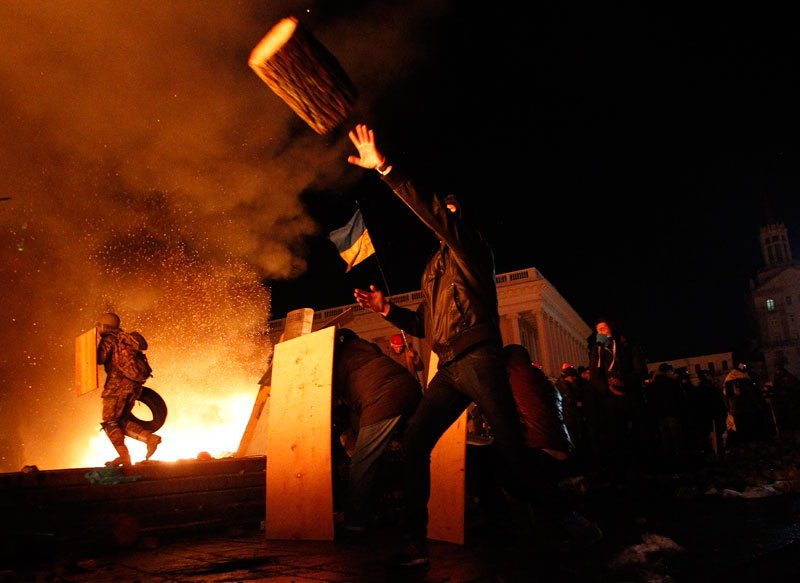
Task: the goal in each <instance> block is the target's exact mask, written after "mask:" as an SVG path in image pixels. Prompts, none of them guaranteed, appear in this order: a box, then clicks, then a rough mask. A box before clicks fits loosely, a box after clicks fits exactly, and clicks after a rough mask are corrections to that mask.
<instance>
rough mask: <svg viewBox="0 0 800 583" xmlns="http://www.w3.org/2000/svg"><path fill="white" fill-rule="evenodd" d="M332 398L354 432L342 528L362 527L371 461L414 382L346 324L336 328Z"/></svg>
mask: <svg viewBox="0 0 800 583" xmlns="http://www.w3.org/2000/svg"><path fill="white" fill-rule="evenodd" d="M333 394H334V399H335V400H336V399H341V400H342V401H343V403H344V404H345V405H346V406H347V408H348V410H349V412H350V413H351V415H352V417H353V418H354V420H355V422H354V425H355V428H356V430H357V431H356V432H357V436H356V440H355V446H354V448H353V452H352V457H351V460H350V472H349V478H348V483H347V495H346V500H345V525H344V527H345V529H346V530H349V531H351V532H361V531H363V530H365V529H366V527H367V518H368V508H369V501H370V494H371V493H372V490H373V485H374V481H375V473H376V467H377V462H378V460H379V458H380V456H381V455H382V454H383V452H384V450H385V449H386V446H387V445H389V443H390V442H391V440H392V438H393V436H394V435H395V432H396V431H397V430H399V429H401V428H402V425H403V423H404V422H405V421H406V420H407V419H408V417H409V416H410V415H411V414H412V413H413V412H414V409H416V407H417V403H419V400H420V387H419V383H417V382H416V381H415V379H414V378H413V377H412V376H411V373H409V372H408V370H407V369H406V368H405V367H404V366H401V365H400V364H398V363H397V362H395V361H394V360H392V359H391V358H390V357H389V356H388V355H386V354H384V353H383V351H381V349H380V347H379V346H378V345H377V344H374V343H372V342H368V341H366V340H363V339H362V338H359V337H358V336H357V335H356V333H355V332H353V331H352V330H350V329H348V328H342V329H340V330H337V331H336V344H335V348H334V368H333Z"/></svg>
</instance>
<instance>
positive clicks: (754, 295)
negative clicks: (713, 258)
mask: <svg viewBox="0 0 800 583" xmlns="http://www.w3.org/2000/svg"><path fill="white" fill-rule="evenodd" d="M767 215H768V216H767V224H766V225H764V226H763V227H761V229H760V235H759V239H760V241H761V253H762V255H763V259H764V266H763V267H762V268H761V269H760V270H759V271H758V274H757V275H756V277H755V279H754V280H753V281H752V282H751V284H750V309H751V311H752V315H753V316H754V322H755V324H756V327H757V330H758V345H759V349H760V351H761V354H762V355H763V358H764V366H765V370H764V373H766V377H767V378H772V375H773V374H774V372H775V368H776V367H778V366H782V367H785V368H786V369H787V370H789V371H790V372H791V373H793V374H795V375H800V265H798V264H797V263H795V261H794V260H793V259H792V248H791V245H790V243H789V234H788V230H787V229H786V226H785V225H784V224H783V223H782V222H780V221H776V220H774V219H773V218H772V216H771V212H770V209H768V212H767Z"/></svg>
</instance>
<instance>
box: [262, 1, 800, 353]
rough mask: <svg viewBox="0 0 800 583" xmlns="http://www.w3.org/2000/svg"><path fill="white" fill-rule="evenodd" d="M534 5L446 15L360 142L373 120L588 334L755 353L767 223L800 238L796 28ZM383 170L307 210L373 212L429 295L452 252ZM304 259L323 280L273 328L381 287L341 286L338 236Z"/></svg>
mask: <svg viewBox="0 0 800 583" xmlns="http://www.w3.org/2000/svg"><path fill="white" fill-rule="evenodd" d="M535 4H536V7H527V8H524V9H521V10H520V9H513V8H509V7H504V8H503V9H501V10H500V11H499V12H494V13H492V12H491V11H489V10H487V8H486V6H485V5H472V4H469V5H468V3H463V2H460V3H456V2H452V3H450V5H449V6H448V8H447V9H446V11H445V13H444V14H443V15H442V16H441V17H440V18H438V19H435V20H433V21H432V22H430V23H429V26H427V27H426V28H425V29H424V30H412V31H408V35H409V36H413V37H414V38H415V39H416V42H418V43H421V44H422V45H423V46H424V47H425V55H426V57H425V59H424V61H423V62H421V63H420V64H418V66H415V67H414V68H411V69H409V70H407V71H405V72H404V74H403V75H402V76H398V78H397V79H396V83H395V85H394V86H393V87H392V88H391V90H390V91H389V92H388V94H387V95H386V96H385V97H384V98H383V99H382V100H381V101H380V102H379V103H378V104H377V105H376V106H375V108H374V110H373V111H372V112H371V113H370V114H369V115H367V116H364V117H363V118H361V119H358V117H357V116H358V114H359V112H355V114H354V115H353V118H354V119H353V123H351V124H349V125H348V124H347V123H346V126H347V127H346V128H345V129H350V127H352V125H354V123H356V122H358V121H364V122H366V123H368V124H370V125H371V126H373V127H374V128H375V131H376V135H377V141H378V144H379V145H380V146H382V149H383V150H384V151H385V152H386V153H387V154H388V155H389V157H390V158H391V159H392V160H397V161H398V163H400V162H402V163H403V164H404V166H405V167H406V168H408V169H409V170H411V171H413V172H414V175H415V176H418V177H419V178H420V179H421V180H424V181H427V182H428V183H430V184H431V185H432V186H433V187H434V188H436V189H437V190H438V191H440V192H443V193H446V192H453V193H455V194H456V195H457V196H458V197H459V199H461V200H462V202H463V205H464V206H465V208H466V209H467V212H469V213H470V214H472V215H473V218H476V220H477V223H478V224H479V225H480V227H481V229H482V230H483V232H484V233H485V234H486V236H487V237H488V238H489V240H490V241H491V242H492V244H493V246H494V249H495V255H496V263H497V271H498V273H501V272H506V271H512V270H516V269H524V268H527V267H536V268H538V269H539V270H540V271H541V273H542V274H543V275H544V276H545V277H546V278H547V279H548V280H550V281H551V283H553V285H555V286H556V288H557V289H558V290H559V291H560V292H561V293H562V295H563V296H564V297H565V298H566V299H567V301H569V302H570V303H571V304H572V305H573V307H574V308H575V309H576V310H577V311H578V313H579V314H580V315H581V316H582V317H583V318H584V320H585V321H586V322H587V323H589V324H590V325H591V324H592V323H593V321H594V319H595V318H596V317H598V316H600V315H607V316H610V317H612V318H613V319H615V320H616V321H617V323H618V324H619V326H620V328H621V329H622V331H623V332H625V333H627V335H628V336H630V337H631V338H633V339H635V340H637V341H638V342H639V343H640V344H642V346H643V348H644V350H645V353H646V354H647V355H648V357H649V358H651V359H652V360H659V359H671V358H679V357H684V356H691V355H695V354H705V353H710V352H722V351H729V350H733V351H736V352H737V356H738V355H739V354H742V355H746V348H747V346H748V342H747V341H748V338H749V337H750V332H749V330H748V329H747V321H746V319H745V309H746V304H745V294H746V293H747V290H748V282H749V279H750V278H752V277H753V276H755V274H756V272H757V270H758V269H759V268H760V267H761V256H760V247H759V243H758V230H759V227H760V226H761V225H762V224H763V223H764V221H765V220H766V219H767V217H768V216H771V217H772V218H773V219H778V220H782V221H784V223H785V224H786V225H787V227H788V228H789V230H790V235H791V238H792V241H793V242H794V245H795V246H796V242H797V240H798V239H797V238H798V237H800V203H798V202H797V196H796V195H797V193H798V191H799V188H798V187H800V176H799V171H798V169H799V168H800V166H798V162H800V154H799V153H798V147H797V136H798V132H797V130H798V121H799V119H800V118H799V117H798V107H797V104H798V103H800V100H799V99H798V98H799V97H800V95H798V86H799V85H798V83H797V69H796V66H795V65H796V56H797V51H796V46H794V43H793V40H792V39H793V38H794V33H793V31H792V30H791V28H792V25H791V24H790V23H791V22H792V19H791V18H789V17H788V14H782V13H780V12H779V11H776V10H774V9H767V8H762V7H758V8H754V7H752V6H751V7H750V8H749V9H745V8H736V7H732V6H726V7H724V9H719V10H717V9H714V10H712V9H710V8H708V9H699V8H696V7H695V8H692V9H685V10H681V9H679V8H677V7H676V6H675V5H674V4H671V5H669V6H668V7H650V6H648V5H646V4H645V3H642V4H641V5H639V4H638V3H631V2H624V3H613V4H608V3H603V4H602V5H598V4H592V3H585V4H579V5H575V4H570V5H569V6H565V5H564V4H563V3H556V2H553V3H548V2H544V3H535ZM398 25H399V23H398ZM375 58H376V59H381V58H382V55H380V54H376V55H375ZM345 66H346V63H345ZM342 163H343V164H345V162H344V160H342ZM350 172H353V173H364V172H363V171H362V170H360V169H357V168H353V169H352V170H350ZM374 174H375V173H364V176H363V178H362V179H361V181H360V182H359V183H358V184H357V185H356V186H355V187H353V188H351V189H347V190H346V191H344V192H337V195H338V196H334V197H332V196H330V192H329V191H326V190H324V189H322V190H320V191H308V192H306V193H305V194H304V196H303V201H304V202H305V204H306V205H307V208H308V211H309V213H310V214H311V215H312V216H314V218H315V219H316V220H317V221H318V222H319V223H320V224H321V225H323V227H324V229H323V230H325V231H329V230H332V229H334V228H336V227H338V226H341V225H343V224H344V223H345V222H346V221H347V220H348V219H349V217H350V215H351V214H352V212H353V211H354V210H355V204H354V203H353V202H352V201H353V200H355V199H358V200H359V203H360V204H361V208H362V210H363V212H364V216H365V220H366V222H367V226H368V227H369V228H370V230H371V232H372V234H373V240H374V241H375V245H376V247H377V249H378V259H379V261H380V264H381V266H382V267H383V271H384V272H385V274H386V278H387V281H388V285H389V288H390V291H391V292H393V293H402V292H405V291H410V290H414V289H419V276H420V273H421V270H422V267H423V265H424V263H425V261H426V259H427V257H428V255H429V253H430V251H431V250H432V248H433V247H434V246H435V244H436V243H435V241H434V240H433V239H432V237H431V236H430V235H429V233H428V232H427V231H426V230H425V229H424V227H422V226H421V225H420V224H419V223H418V221H417V220H416V219H415V217H414V216H413V215H411V213H410V212H409V211H407V209H406V208H405V207H404V206H403V205H402V204H398V203H397V202H396V201H395V200H393V199H392V195H391V193H390V192H389V191H388V189H386V188H385V186H384V185H383V184H381V183H380V181H379V179H378V178H377V176H376V175H374ZM308 249H309V255H308V266H309V269H308V271H307V272H306V273H305V274H304V275H303V276H301V277H300V278H298V279H296V280H295V281H292V282H286V283H279V282H275V283H274V284H273V304H272V305H273V312H274V315H275V316H282V315H283V314H285V312H286V311H288V310H291V309H294V308H298V307H303V306H308V307H314V308H316V309H321V308H325V307H330V306H334V305H339V304H347V303H352V301H353V300H352V295H351V290H352V288H353V287H354V286H364V285H368V284H369V283H372V282H374V283H376V284H378V285H380V283H381V278H380V274H379V272H378V270H377V269H376V267H375V262H374V260H373V259H369V260H367V261H366V262H365V263H363V264H361V265H359V266H357V267H355V268H354V269H353V271H352V272H351V273H350V274H347V275H344V273H343V267H344V263H343V262H342V261H341V260H339V259H338V256H337V255H336V253H335V250H334V248H333V246H332V244H330V243H329V242H328V241H327V240H325V238H324V236H320V237H319V238H316V239H309V241H308ZM337 260H338V263H337ZM320 282H325V285H319V283H320ZM382 287H383V286H382ZM340 290H341V293H339V291H340Z"/></svg>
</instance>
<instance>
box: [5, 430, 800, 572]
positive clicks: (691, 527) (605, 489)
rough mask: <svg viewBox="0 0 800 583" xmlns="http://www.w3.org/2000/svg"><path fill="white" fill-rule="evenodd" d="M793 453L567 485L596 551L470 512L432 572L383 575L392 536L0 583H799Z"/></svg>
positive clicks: (182, 540)
mask: <svg viewBox="0 0 800 583" xmlns="http://www.w3.org/2000/svg"><path fill="white" fill-rule="evenodd" d="M799 454H800V435H797V434H795V435H784V436H783V437H782V439H781V440H771V441H767V442H757V443H752V444H743V445H740V446H738V447H736V448H734V449H732V450H731V451H729V452H728V453H727V454H726V455H725V456H724V457H716V456H713V457H708V458H705V459H698V460H695V462H694V463H687V462H685V461H682V462H680V463H676V464H675V465H673V466H672V467H667V466H666V465H662V466H660V467H659V469H658V470H653V469H650V470H648V469H640V470H635V469H631V468H629V469H628V470H626V471H625V472H624V475H620V476H618V478H617V479H616V480H614V481H612V480H610V479H609V478H608V476H603V475H601V474H600V473H596V472H586V473H585V475H580V476H576V477H575V478H573V479H571V480H570V481H568V482H565V483H564V484H563V485H564V487H565V488H567V489H568V490H569V491H570V492H571V495H572V497H573V498H572V499H573V503H574V505H575V506H576V507H577V508H578V509H579V510H581V511H582V512H583V513H584V514H585V515H586V516H588V517H591V518H592V519H594V520H595V521H596V522H597V523H598V524H599V525H600V526H601V528H602V529H603V532H604V535H605V536H604V539H603V540H602V541H600V542H599V543H597V544H595V545H593V546H591V547H583V546H580V545H577V544H575V543H571V542H568V541H566V540H562V539H561V538H560V537H557V536H550V535H549V534H548V533H537V532H531V531H530V530H529V529H528V528H527V527H524V526H523V523H524V520H522V514H521V513H516V514H512V516H514V517H515V518H513V519H512V520H511V521H508V522H506V523H504V524H502V525H501V526H499V527H495V528H490V527H489V526H487V525H486V524H485V522H484V521H483V520H482V518H481V516H482V514H481V511H480V508H479V507H477V506H476V505H475V504H473V503H472V501H471V500H469V499H468V506H467V508H468V512H467V524H468V528H467V541H466V544H465V545H463V546H460V545H453V544H448V543H438V542H432V543H431V556H432V563H431V565H430V566H429V567H427V568H420V569H416V570H412V571H411V572H410V573H394V572H390V571H387V570H386V569H385V568H384V566H383V559H384V558H385V557H386V556H387V554H388V553H389V552H390V551H392V550H393V545H394V542H395V541H396V538H397V532H396V528H395V527H394V526H393V525H392V524H389V523H387V524H384V525H380V524H379V525H376V526H375V528H374V529H373V530H372V532H370V534H368V535H366V536H361V537H355V538H354V537H337V540H336V541H322V542H320V541H270V540H265V539H264V537H263V533H262V532H261V531H260V530H258V529H257V528H252V529H248V528H238V529H228V530H225V531H203V532H183V533H182V534H174V535H171V536H166V535H165V536H161V537H159V538H156V537H149V538H145V539H143V540H139V541H137V542H136V543H135V544H133V545H131V546H130V547H126V548H119V547H113V546H111V545H108V546H106V547H102V546H98V547H96V548H91V549H86V548H83V549H53V550H52V551H53V552H50V553H44V552H40V553H37V552H36V549H30V552H28V553H25V555H26V556H20V557H18V558H17V560H15V561H14V564H12V565H5V566H4V569H3V570H0V581H81V582H101V581H140V582H143V583H144V582H150V581H155V582H168V581H169V582H173V581H174V582H206V581H207V582H223V581H225V582H233V581H270V582H284V583H289V582H295V583H310V582H319V581H346V582H350V583H361V582H372V581H407V582H443V581H452V582H474V583H501V582H509V583H511V582H519V581H576V582H577V581H596V582H612V581H614V582H617V581H620V582H622V581H631V582H645V581H647V582H673V581H674V582H682V581H692V582H693V581H704V582H716V581H720V582H722V581H725V582H728V583H735V582H738V581H742V582H744V581H752V580H759V581H798V580H800V463H799V462H800V455H799ZM468 471H469V468H468Z"/></svg>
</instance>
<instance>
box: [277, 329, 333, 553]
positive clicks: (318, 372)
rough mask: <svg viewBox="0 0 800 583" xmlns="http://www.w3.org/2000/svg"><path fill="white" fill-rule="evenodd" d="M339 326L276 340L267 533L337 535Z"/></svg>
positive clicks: (306, 537) (310, 537) (327, 537)
mask: <svg viewBox="0 0 800 583" xmlns="http://www.w3.org/2000/svg"><path fill="white" fill-rule="evenodd" d="M334 332H335V328H334V327H330V328H325V329H323V330H320V331H318V332H313V333H311V334H306V335H303V336H300V337H298V338H295V339H293V340H288V341H285V342H281V343H279V344H276V345H275V353H274V356H273V361H272V368H273V374H272V387H271V391H270V404H269V424H268V427H267V446H266V455H267V480H266V482H267V488H266V490H267V492H266V520H265V527H264V533H265V536H266V538H269V539H303V540H333V486H332V475H331V382H332V378H333V342H334Z"/></svg>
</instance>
